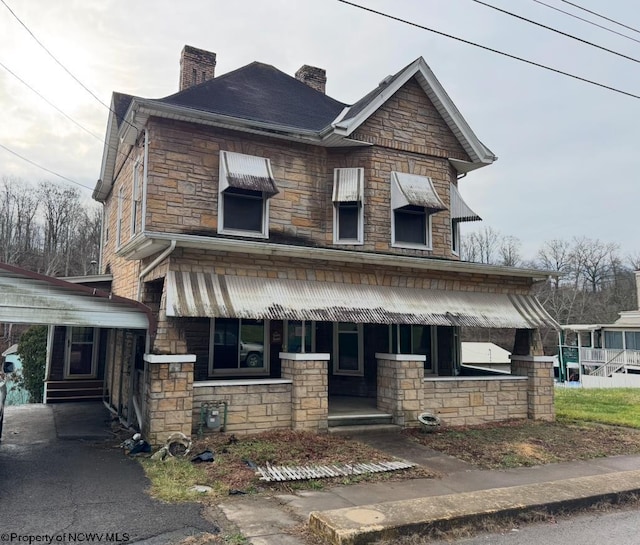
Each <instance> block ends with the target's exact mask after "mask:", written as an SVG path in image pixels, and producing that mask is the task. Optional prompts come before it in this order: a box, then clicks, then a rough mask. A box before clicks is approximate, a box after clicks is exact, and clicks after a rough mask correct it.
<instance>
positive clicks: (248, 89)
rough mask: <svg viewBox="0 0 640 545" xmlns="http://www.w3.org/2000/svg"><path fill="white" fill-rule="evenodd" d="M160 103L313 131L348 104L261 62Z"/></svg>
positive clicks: (324, 125) (322, 126)
mask: <svg viewBox="0 0 640 545" xmlns="http://www.w3.org/2000/svg"><path fill="white" fill-rule="evenodd" d="M158 102H162V103H167V104H174V105H178V106H185V107H187V108H191V109H195V110H202V111H205V112H211V113H216V114H221V115H226V116H230V117H235V118H241V119H247V120H250V121H258V122H264V123H271V124H277V125H282V126H285V127H292V128H296V129H303V130H310V131H319V130H321V129H323V128H325V127H326V126H328V125H329V124H330V123H331V122H332V121H333V120H334V119H335V118H336V117H337V116H338V114H339V113H340V112H341V111H342V109H343V108H344V107H345V106H346V105H345V104H343V103H342V102H338V101H337V100H334V99H333V98H331V97H328V96H327V95H325V94H324V93H321V92H320V91H316V90H315V89H312V88H311V87H309V86H308V85H306V84H304V83H302V82H300V81H298V80H297V79H295V78H293V77H291V76H289V75H288V74H285V73H284V72H281V71H280V70H278V69H277V68H274V67H273V66H270V65H268V64H263V63H260V62H253V63H251V64H248V65H247V66H244V67H242V68H239V69H237V70H234V71H233V72H229V73H227V74H224V75H222V76H220V77H217V78H214V79H212V80H209V81H205V82H204V83H201V84H199V85H196V86H194V87H190V88H189V89H185V90H184V91H181V92H179V93H176V94H174V95H170V96H168V97H165V98H161V99H158Z"/></svg>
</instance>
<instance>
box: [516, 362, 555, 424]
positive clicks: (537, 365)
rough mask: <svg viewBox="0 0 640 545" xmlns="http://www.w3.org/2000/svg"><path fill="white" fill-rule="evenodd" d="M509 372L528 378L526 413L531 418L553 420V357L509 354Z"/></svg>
mask: <svg viewBox="0 0 640 545" xmlns="http://www.w3.org/2000/svg"><path fill="white" fill-rule="evenodd" d="M511 373H512V374H513V375H521V376H524V377H527V379H528V389H527V393H528V401H527V414H528V416H529V418H532V419H533V420H546V421H549V422H551V421H553V420H555V417H556V410H555V405H554V399H553V396H554V386H553V358H551V357H548V356H516V355H513V356H511Z"/></svg>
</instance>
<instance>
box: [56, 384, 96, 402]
mask: <svg viewBox="0 0 640 545" xmlns="http://www.w3.org/2000/svg"><path fill="white" fill-rule="evenodd" d="M46 384H47V399H46V402H47V403H62V402H68V401H96V400H100V399H102V389H103V385H104V381H102V380H48V381H47V382H46Z"/></svg>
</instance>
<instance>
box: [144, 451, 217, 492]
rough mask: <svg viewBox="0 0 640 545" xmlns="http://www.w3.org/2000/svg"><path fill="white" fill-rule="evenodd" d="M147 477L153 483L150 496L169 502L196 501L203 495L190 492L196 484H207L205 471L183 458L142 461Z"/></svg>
mask: <svg viewBox="0 0 640 545" xmlns="http://www.w3.org/2000/svg"><path fill="white" fill-rule="evenodd" d="M140 461H141V463H142V467H143V468H144V471H145V473H146V474H147V477H148V478H149V480H150V481H151V489H150V494H151V495H152V496H153V497H154V498H157V499H159V500H162V501H167V502H181V501H195V500H197V499H198V498H199V497H200V496H201V494H198V493H197V492H192V491H190V490H189V488H190V487H192V486H193V485H195V484H206V481H207V476H206V473H205V471H204V470H203V469H202V468H201V467H198V466H195V465H194V464H192V463H191V462H190V461H188V460H186V459H182V458H168V459H166V460H165V461H163V462H161V461H154V460H150V459H148V458H147V459H140Z"/></svg>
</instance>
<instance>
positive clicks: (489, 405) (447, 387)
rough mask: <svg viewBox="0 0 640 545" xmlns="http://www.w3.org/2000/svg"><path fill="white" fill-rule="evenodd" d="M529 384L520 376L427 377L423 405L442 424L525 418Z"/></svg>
mask: <svg viewBox="0 0 640 545" xmlns="http://www.w3.org/2000/svg"><path fill="white" fill-rule="evenodd" d="M528 384H529V382H528V380H526V379H524V378H521V377H508V378H507V377H474V378H472V377H470V378H457V377H442V378H426V379H424V383H423V385H424V402H423V405H422V406H423V409H424V410H425V411H429V412H431V413H433V414H435V415H437V416H439V417H440V419H441V420H442V424H443V425H445V426H473V425H476V424H484V423H486V422H498V421H501V420H512V419H520V418H527V408H528Z"/></svg>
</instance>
